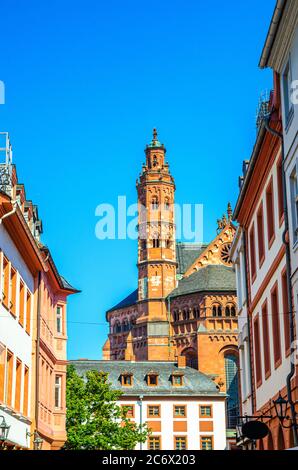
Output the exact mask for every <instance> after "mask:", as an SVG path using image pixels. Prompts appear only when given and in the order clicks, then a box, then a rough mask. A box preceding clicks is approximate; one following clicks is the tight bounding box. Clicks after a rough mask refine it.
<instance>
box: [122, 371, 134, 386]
mask: <svg viewBox="0 0 298 470" xmlns="http://www.w3.org/2000/svg"><path fill="white" fill-rule="evenodd" d="M132 384H133V375H132V374H131V373H130V372H125V373H124V374H122V375H121V385H122V387H132Z"/></svg>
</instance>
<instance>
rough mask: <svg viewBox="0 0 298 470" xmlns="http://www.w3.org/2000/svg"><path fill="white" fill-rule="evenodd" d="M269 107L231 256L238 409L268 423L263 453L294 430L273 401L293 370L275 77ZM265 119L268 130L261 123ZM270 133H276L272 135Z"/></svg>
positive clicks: (288, 441) (248, 168)
mask: <svg viewBox="0 0 298 470" xmlns="http://www.w3.org/2000/svg"><path fill="white" fill-rule="evenodd" d="M274 82H275V83H274V84H275V86H274V90H273V92H272V93H271V96H270V101H269V102H268V103H266V108H268V116H269V117H268V118H265V119H261V120H260V121H259V122H260V125H259V128H258V135H257V140H256V143H255V146H254V149H253V153H252V156H251V159H250V161H249V162H248V163H247V162H245V164H244V170H245V173H244V176H243V178H242V179H241V187H240V194H239V198H238V201H237V204H236V208H235V212H234V217H235V219H236V221H237V222H238V223H239V225H240V228H239V229H238V231H239V233H238V234H237V237H236V238H235V242H234V246H233V247H232V252H231V256H232V258H233V260H234V262H235V264H236V273H237V286H238V291H237V294H238V298H239V299H240V302H241V303H240V304H239V310H240V317H239V318H241V320H240V327H241V330H240V352H241V354H240V361H241V362H240V368H241V384H243V386H241V390H242V404H243V405H242V406H243V409H244V411H248V412H249V411H250V410H251V411H252V414H253V415H254V416H256V417H257V416H259V415H262V414H263V415H266V416H272V418H271V419H268V420H267V423H266V424H267V425H268V427H269V435H268V436H267V437H266V438H265V439H263V440H260V441H259V442H258V447H259V448H260V449H263V448H264V449H272V448H274V449H283V448H288V447H292V445H293V433H292V430H291V429H287V430H286V429H284V428H283V427H282V426H281V423H280V421H279V419H278V418H277V416H276V413H275V409H274V405H273V400H275V399H277V398H278V396H279V393H281V394H282V396H283V397H284V398H286V397H287V388H286V383H287V377H288V375H289V371H290V369H291V357H290V356H291V342H290V312H289V295H288V277H287V268H288V265H287V256H286V250H287V247H286V242H285V238H286V237H285V232H286V231H285V204H284V193H283V157H282V143H281V139H280V138H279V137H278V134H276V133H279V132H280V131H281V109H280V94H279V89H278V83H279V79H278V76H276V75H275V77H274ZM266 119H268V121H267V122H268V125H266ZM270 129H273V130H274V133H272V132H271V131H270Z"/></svg>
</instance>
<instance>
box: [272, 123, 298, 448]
mask: <svg viewBox="0 0 298 470" xmlns="http://www.w3.org/2000/svg"><path fill="white" fill-rule="evenodd" d="M264 123H265V127H266V130H267V131H268V132H270V133H271V134H273V135H275V136H276V137H278V138H279V139H280V140H281V158H282V189H283V199H284V221H285V231H284V233H283V236H282V239H283V243H284V245H285V248H286V266H287V294H288V302H289V312H288V313H289V315H290V344H291V357H293V354H294V353H295V348H294V341H295V325H294V318H293V311H294V309H293V299H292V287H291V285H292V279H291V273H292V270H291V252H290V245H289V238H288V234H289V215H288V200H287V189H286V175H285V168H284V166H285V148H284V138H283V134H281V133H280V132H278V131H276V130H275V129H272V127H270V125H269V118H267V119H265V120H264ZM294 374H295V364H294V361H292V360H291V369H290V373H289V374H288V376H287V395H288V401H289V403H290V408H291V415H292V421H293V437H294V446H295V447H297V446H298V432H297V431H298V430H297V421H296V416H297V413H296V410H295V402H294V401H293V398H292V390H291V380H292V378H293V377H294Z"/></svg>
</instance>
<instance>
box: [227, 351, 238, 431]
mask: <svg viewBox="0 0 298 470" xmlns="http://www.w3.org/2000/svg"><path fill="white" fill-rule="evenodd" d="M225 375H226V392H227V395H228V399H227V424H228V429H235V428H236V424H237V416H238V415H239V397H238V390H239V388H238V360H237V357H236V356H235V355H234V354H226V355H225Z"/></svg>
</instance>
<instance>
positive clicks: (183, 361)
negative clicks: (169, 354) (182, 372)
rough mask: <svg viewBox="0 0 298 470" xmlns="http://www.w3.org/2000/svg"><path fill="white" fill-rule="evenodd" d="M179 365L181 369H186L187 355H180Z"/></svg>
mask: <svg viewBox="0 0 298 470" xmlns="http://www.w3.org/2000/svg"><path fill="white" fill-rule="evenodd" d="M177 365H178V368H179V369H185V367H186V357H185V356H178V362H177Z"/></svg>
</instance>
